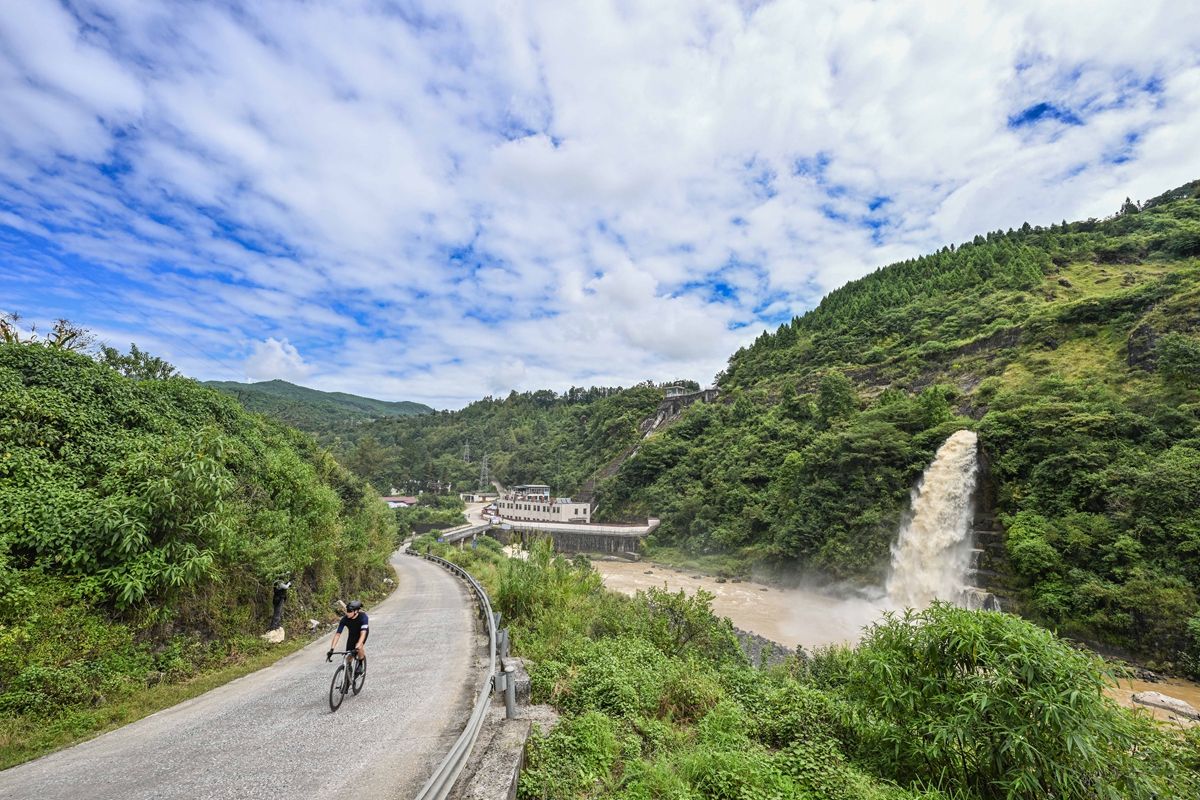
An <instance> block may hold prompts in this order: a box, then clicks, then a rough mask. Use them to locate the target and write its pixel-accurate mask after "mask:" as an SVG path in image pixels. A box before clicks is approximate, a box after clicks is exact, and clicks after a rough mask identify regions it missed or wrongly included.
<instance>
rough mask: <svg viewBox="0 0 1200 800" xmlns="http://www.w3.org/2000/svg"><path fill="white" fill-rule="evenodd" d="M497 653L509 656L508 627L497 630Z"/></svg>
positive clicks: (502, 656)
mask: <svg viewBox="0 0 1200 800" xmlns="http://www.w3.org/2000/svg"><path fill="white" fill-rule="evenodd" d="M496 651H497V652H496V655H498V656H500V658H502V659H504V658H508V628H504V629H503V630H499V631H497V632H496Z"/></svg>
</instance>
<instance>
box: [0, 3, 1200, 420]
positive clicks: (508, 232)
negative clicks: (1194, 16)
mask: <svg viewBox="0 0 1200 800" xmlns="http://www.w3.org/2000/svg"><path fill="white" fill-rule="evenodd" d="M389 8H390V7H389V6H387V5H386V4H378V3H375V2H369V1H368V0H362V2H353V1H352V0H351V1H349V2H340V3H335V2H332V1H331V0H329V1H325V2H315V3H303V4H299V3H294V2H290V1H289V0H265V2H263V3H259V4H256V5H254V6H253V7H245V8H240V9H239V10H238V11H236V12H235V11H233V10H231V8H230V7H229V6H228V4H225V3H218V2H208V3H206V2H198V3H187V4H179V3H168V2H162V1H161V0H104V1H103V2H102V1H101V0H80V2H75V3H72V5H71V10H72V13H71V14H68V13H67V12H66V11H64V10H63V8H62V7H59V6H55V5H53V4H46V3H37V2H33V0H17V2H14V3H7V4H5V5H4V6H3V8H0V107H3V108H4V109H5V111H6V113H5V114H3V115H0V221H3V224H6V225H9V226H10V228H8V229H7V231H8V232H7V233H6V229H4V228H0V249H2V250H3V252H4V253H5V254H6V256H7V261H6V264H7V268H8V272H9V275H8V276H5V275H0V281H3V283H2V284H0V285H3V287H4V290H5V292H6V294H8V295H10V296H11V301H12V302H11V303H10V304H16V303H19V304H21V307H22V308H24V309H25V310H27V312H28V313H31V314H38V315H42V316H48V317H53V316H57V315H59V314H61V313H68V314H69V315H70V316H72V317H74V318H77V319H79V320H80V321H83V322H87V323H90V324H92V325H94V326H95V327H97V328H102V329H104V330H106V331H107V330H110V329H114V328H116V329H119V328H121V327H122V326H126V327H127V328H128V330H129V334H128V335H129V336H130V338H137V339H138V340H139V344H147V345H148V346H151V347H153V346H154V341H149V342H144V341H142V338H144V337H143V333H142V331H141V329H135V328H133V327H129V326H128V325H127V320H126V319H124V318H122V316H121V315H119V314H115V313H114V312H113V311H112V309H114V308H115V309H121V310H122V314H125V315H126V316H133V317H136V318H137V319H139V320H142V321H144V328H147V329H151V330H153V331H154V335H155V336H156V337H161V338H162V339H164V340H169V341H171V342H175V343H177V344H178V341H182V340H186V341H187V342H188V343H189V344H188V346H187V347H178V348H177V349H176V352H177V355H176V357H177V358H178V359H179V362H180V366H182V367H183V368H184V369H185V370H188V371H190V372H191V373H192V374H196V375H199V376H202V377H209V376H211V377H222V378H227V377H229V375H228V374H226V373H227V372H228V369H224V370H222V369H220V365H219V364H218V362H217V361H214V360H213V359H218V360H219V361H222V362H237V361H238V360H242V365H241V369H242V370H243V371H245V372H246V373H248V374H253V375H255V376H263V377H287V376H289V375H290V376H292V377H306V378H308V379H309V380H308V383H309V384H310V385H320V386H324V387H329V388H334V389H339V390H343V391H353V392H360V393H365V394H373V395H376V396H388V397H397V398H400V397H411V398H413V399H418V400H422V401H425V402H431V403H433V404H435V405H443V404H448V405H452V406H457V405H461V404H462V403H464V402H467V401H469V400H470V399H472V398H474V397H478V396H480V395H482V394H484V393H486V392H488V391H493V392H504V391H507V390H508V389H510V388H517V389H531V388H539V387H552V388H557V389H563V388H566V387H567V386H569V385H571V384H580V383H585V384H592V383H594V384H600V383H613V384H616V383H620V384H624V385H629V384H631V383H634V382H637V381H639V380H644V379H647V378H655V379H660V380H661V379H668V378H674V377H681V376H687V375H690V376H691V377H693V378H695V379H697V380H700V381H702V382H703V381H707V380H708V378H709V376H711V375H712V374H713V373H715V372H716V371H717V370H718V369H720V368H721V367H722V366H723V365H724V362H725V359H726V358H727V357H728V355H729V353H731V352H732V351H733V350H735V349H736V348H737V347H738V346H739V345H741V344H745V343H746V342H748V341H749V340H750V339H752V338H753V337H754V336H756V335H757V334H758V333H759V331H761V330H762V328H764V327H770V328H773V327H774V326H775V325H777V324H778V322H779V321H780V320H781V319H786V318H788V317H790V316H791V315H792V314H797V313H801V312H803V311H804V310H805V309H807V308H809V307H811V306H812V305H813V304H814V303H815V302H816V301H817V300H819V297H820V295H821V294H822V293H824V292H826V291H828V290H829V289H832V288H834V287H836V286H838V285H840V284H841V283H844V282H845V281H846V280H850V279H853V278H855V277H858V276H860V275H862V274H864V273H865V272H867V271H869V270H871V269H874V268H875V267H877V266H879V265H881V264H883V263H887V262H888V261H891V260H895V259H899V258H905V257H908V256H911V255H915V254H918V253H921V252H925V251H928V250H930V249H932V248H934V247H939V246H941V245H942V244H945V243H948V242H954V241H962V240H964V239H969V238H970V237H971V236H973V235H974V234H975V233H978V232H981V231H985V230H994V229H996V228H1000V227H1003V228H1007V227H1011V226H1016V225H1020V224H1021V223H1022V222H1024V221H1026V220H1029V221H1030V222H1033V223H1039V222H1042V223H1044V222H1050V221H1056V220H1059V219H1062V218H1063V217H1067V218H1077V217H1081V216H1102V215H1104V214H1107V213H1111V212H1112V211H1113V210H1115V208H1116V207H1117V205H1118V204H1119V202H1120V200H1122V199H1123V198H1124V197H1125V195H1126V194H1130V195H1133V196H1134V197H1135V198H1141V199H1145V198H1146V197H1149V196H1152V195H1153V194H1156V193H1158V192H1160V191H1163V190H1165V189H1168V188H1171V187H1174V186H1177V185H1179V184H1181V183H1184V182H1185V181H1187V180H1190V179H1193V178H1196V177H1200V153H1198V152H1197V151H1196V149H1195V146H1194V142H1195V141H1197V139H1198V138H1200V29H1198V28H1197V27H1196V26H1195V25H1194V24H1191V23H1192V20H1190V19H1189V14H1190V13H1192V12H1189V11H1188V7H1187V5H1186V4H1182V3H1171V2H1165V0H1164V1H1162V2H1147V3H1142V4H1138V5H1131V4H1129V3H1127V2H1125V3H1118V2H1088V3H1078V2H1076V3H1054V4H1046V3H1034V2H1024V1H1020V2H1011V0H1010V1H1009V2H998V1H997V2H984V0H976V1H975V2H966V3H959V4H940V5H939V4H930V3H927V2H918V1H917V0H882V1H881V2H858V3H850V4H846V3H841V2H833V0H818V1H811V0H810V2H806V3H803V4H798V3H787V2H782V0H779V1H778V2H765V3H746V2H736V1H735V0H700V2H686V3H684V2H653V3H651V2H627V3H619V4H606V3H596V2H575V3H572V2H561V1H557V2H551V1H550V0H527V1H525V2H516V3H504V4H499V3H495V2H482V1H481V0H447V2H443V3H441V4H439V5H437V6H436V7H434V6H428V7H426V6H422V5H420V3H415V4H412V5H410V6H406V9H407V11H406V12H405V14H404V15H400V14H399V13H396V12H394V11H391V10H389ZM1039 104H1046V107H1047V108H1048V109H1050V110H1049V111H1047V112H1046V113H1045V115H1044V116H1043V117H1042V119H1041V120H1040V121H1037V122H1033V123H1031V124H1028V125H1018V126H1014V125H1012V124H1010V120H1014V119H1018V118H1020V115H1021V114H1023V113H1025V112H1026V111H1027V110H1028V109H1033V108H1037V107H1038V106H1039ZM1030 113H1032V112H1030ZM10 234H11V235H10ZM51 256H57V257H58V258H59V259H60V262H59V266H58V267H53V268H52V267H49V266H47V264H48V260H49V259H50V257H51ZM59 273H62V274H65V275H69V276H71V277H70V280H71V281H74V283H70V284H69V286H70V287H72V288H71V291H69V292H59V293H54V294H48V293H46V292H39V291H36V290H35V288H36V287H38V286H39V285H41V284H45V283H46V282H47V280H49V278H48V276H53V282H54V283H55V284H58V283H60V277H59ZM98 298H99V299H98ZM99 300H103V302H100V301H99ZM238 341H253V342H255V343H256V344H255V345H254V347H253V348H252V349H251V350H250V351H249V354H247V351H245V350H239V349H238V346H237V345H236V344H234V343H236V342H238ZM293 343H294V345H293ZM297 348H298V349H297ZM301 350H302V351H303V352H304V354H305V358H301V357H300V354H299V352H300V351H301ZM316 364H319V365H320V367H319V369H318V368H317V367H315V366H314V365H316ZM218 371H220V372H221V374H217V372H218Z"/></svg>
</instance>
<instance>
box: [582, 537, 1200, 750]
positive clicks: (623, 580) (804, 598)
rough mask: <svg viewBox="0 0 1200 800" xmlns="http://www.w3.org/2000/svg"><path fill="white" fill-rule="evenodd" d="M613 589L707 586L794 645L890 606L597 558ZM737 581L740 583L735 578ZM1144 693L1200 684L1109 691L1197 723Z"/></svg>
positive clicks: (833, 638) (725, 612)
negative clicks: (1142, 697) (1139, 697)
mask: <svg viewBox="0 0 1200 800" xmlns="http://www.w3.org/2000/svg"><path fill="white" fill-rule="evenodd" d="M593 565H594V566H595V568H596V570H597V571H598V572H599V573H600V574H601V575H602V576H603V577H604V584H605V586H607V587H608V588H609V589H612V590H614V591H618V592H622V593H624V594H627V595H631V596H632V595H634V594H636V593H637V592H638V591H639V590H641V591H645V590H646V589H649V588H651V587H658V588H664V587H665V588H667V589H668V590H670V591H673V592H676V591H679V590H680V589H683V590H685V591H686V592H688V593H689V594H694V593H695V590H697V589H704V590H705V591H707V592H710V593H711V594H712V595H713V602H712V609H713V613H714V614H716V615H717V616H719V617H728V618H729V619H730V621H731V622H733V624H734V625H735V626H736V627H738V628H741V629H742V630H746V631H750V632H752V633H755V634H758V635H759V636H762V637H765V638H767V639H770V640H771V641H773V642H777V643H779V644H781V645H784V646H786V647H790V648H799V647H803V648H804V649H806V650H809V651H810V652H811V650H812V649H813V648H815V647H821V646H823V645H829V644H855V643H856V642H857V641H858V639H859V638H860V636H861V633H862V629H863V628H864V627H865V626H867V625H869V624H870V623H871V622H873V621H875V620H876V619H878V618H879V617H880V616H881V615H882V614H883V612H884V611H887V610H889V608H890V606H889V604H888V602H887V599H886V598H882V597H881V598H880V599H879V600H878V601H877V602H871V601H868V600H861V599H848V600H842V599H838V598H835V597H830V596H828V595H825V594H821V593H820V592H816V591H812V590H805V589H783V588H779V587H776V586H768V585H766V584H762V583H756V582H754V581H749V580H742V579H737V578H725V579H722V578H720V577H718V576H714V575H711V574H705V573H702V572H699V571H691V570H687V569H684V568H682V567H677V566H669V565H664V564H658V563H655V562H650V561H640V562H629V561H603V560H599V559H597V560H596V561H594V562H593ZM735 581H736V582H735ZM1138 692H1161V693H1162V694H1165V695H1169V696H1170V697H1176V698H1178V699H1180V700H1183V701H1184V702H1186V703H1188V704H1190V705H1191V706H1192V707H1193V708H1197V709H1200V684H1197V683H1193V682H1191V681H1185V680H1182V679H1179V678H1168V679H1165V680H1164V681H1163V682H1161V683H1151V682H1149V681H1142V680H1133V681H1125V680H1122V681H1121V683H1120V685H1119V686H1116V687H1113V688H1111V689H1109V690H1108V691H1107V692H1106V694H1107V695H1108V696H1109V697H1111V698H1113V699H1114V700H1116V701H1117V702H1118V703H1120V704H1121V705H1122V706H1125V707H1126V708H1133V709H1143V710H1145V711H1147V712H1148V713H1149V714H1150V715H1151V716H1153V717H1154V718H1155V719H1159V720H1162V721H1164V722H1171V723H1176V724H1179V725H1180V726H1182V727H1192V726H1195V725H1197V724H1200V723H1197V722H1195V721H1192V720H1186V719H1182V718H1176V717H1175V715H1173V714H1170V713H1169V712H1167V711H1165V710H1163V709H1159V708H1150V707H1147V706H1143V705H1139V704H1137V703H1134V702H1133V699H1132V698H1133V695H1134V694H1136V693H1138Z"/></svg>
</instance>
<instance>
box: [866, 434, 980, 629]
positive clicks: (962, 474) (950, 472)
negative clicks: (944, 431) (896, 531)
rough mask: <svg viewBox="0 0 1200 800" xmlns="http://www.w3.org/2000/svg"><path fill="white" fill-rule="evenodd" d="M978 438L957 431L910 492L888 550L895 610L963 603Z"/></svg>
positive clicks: (969, 550)
mask: <svg viewBox="0 0 1200 800" xmlns="http://www.w3.org/2000/svg"><path fill="white" fill-rule="evenodd" d="M978 441H979V437H977V436H976V435H975V433H974V432H973V431H958V432H957V433H955V434H954V435H953V436H951V437H950V438H949V439H947V440H946V442H945V444H943V445H942V446H941V447H940V448H939V449H938V451H937V455H936V456H934V459H933V463H932V464H930V465H929V466H928V467H927V468H926V469H925V474H924V475H922V476H921V480H920V481H919V482H918V483H917V486H916V488H914V489H913V490H912V511H911V512H910V513H909V514H907V515H906V516H905V518H904V522H903V523H902V524H901V526H900V536H899V537H898V538H897V540H896V544H895V545H893V546H892V570H891V574H890V575H889V576H888V582H887V592H888V597H889V598H890V600H891V601H892V602H893V603H894V604H895V605H897V606H900V607H908V608H925V607H926V606H928V605H929V604H930V603H932V602H933V601H934V600H949V601H951V602H956V603H963V602H964V591H963V589H964V586H965V584H966V578H967V570H968V569H969V568H970V561H971V537H970V533H971V517H972V511H973V508H972V505H971V496H972V495H973V494H974V493H975V482H976V477H977V473H978V471H979V466H978V460H977V459H976V457H975V451H976V447H977V445H978Z"/></svg>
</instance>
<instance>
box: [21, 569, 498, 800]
mask: <svg viewBox="0 0 1200 800" xmlns="http://www.w3.org/2000/svg"><path fill="white" fill-rule="evenodd" d="M392 564H393V565H394V566H395V567H396V572H397V576H398V584H397V588H396V590H395V591H394V592H392V594H391V596H390V597H388V598H387V599H385V600H384V601H382V602H381V603H379V604H378V605H376V606H375V607H373V608H369V609H367V610H368V612H369V614H370V616H371V638H370V640H369V641H368V643H367V653H368V658H369V662H370V671H369V673H368V675H367V684H366V686H365V687H364V689H363V692H362V694H360V695H359V696H358V697H354V696H352V695H351V696H348V697H347V698H346V700H345V702H344V703H343V704H342V707H341V709H339V710H338V712H337V713H336V714H333V713H330V711H329V701H328V696H329V682H330V680H331V679H332V677H333V672H334V669H335V668H336V667H335V665H332V664H326V663H325V651H326V650H327V649H328V647H329V639H330V637H328V636H326V637H323V638H322V639H321V640H320V641H318V642H316V643H314V644H311V645H309V646H308V647H305V648H304V649H303V650H300V651H298V652H296V653H294V654H292V655H290V656H288V657H286V658H283V659H281V660H280V661H278V662H276V663H275V664H274V665H272V666H270V667H267V668H265V669H262V670H259V671H258V672H255V673H252V674H250V675H247V676H245V677H243V678H239V679H238V680H235V681H232V682H230V683H228V684H225V685H224V686H221V687H219V688H217V689H214V690H212V691H211V692H207V693H206V694H203V695H201V696H200V697H197V698H194V699H192V700H188V701H186V702H184V703H180V704H179V705H177V706H174V707H172V708H169V709H165V710H163V711H160V712H158V713H157V714H153V715H151V716H149V717H146V718H144V719H141V720H138V721H137V722H133V723H131V724H129V725H126V726H125V727H123V728H118V729H117V730H115V731H112V732H110V733H106V734H104V735H103V736H100V737H97V738H95V739H92V740H91V741H87V742H84V743H82V744H79V745H76V746H74V747H71V748H68V749H66V750H60V751H59V752H57V753H52V754H50V755H48V756H45V757H43V758H39V759H37V760H35V761H31V762H28V763H26V764H22V765H20V766H16V767H13V768H11V769H8V770H5V771H4V772H0V798H4V800H8V799H9V798H13V799H14V800H15V799H16V798H39V799H42V798H50V797H52V798H63V799H64V800H74V799H75V798H78V800H84V799H85V798H86V799H87V800H101V799H103V798H113V799H114V800H115V799H116V798H121V799H122V800H149V798H156V799H158V798H188V799H189V800H193V799H195V800H201V799H202V798H271V800H286V799H287V798H304V799H305V800H314V798H323V797H332V796H334V792H335V791H336V790H339V789H342V790H349V791H351V792H352V794H351V796H353V797H355V798H356V800H359V799H362V798H389V799H390V798H405V799H406V798H410V797H412V796H413V795H415V794H416V793H417V790H418V789H420V787H421V785H422V784H423V783H424V782H425V780H426V779H427V778H428V777H429V775H430V774H431V773H432V772H433V769H434V767H436V766H437V764H438V762H439V761H441V759H442V757H443V756H444V755H445V754H446V752H447V751H448V750H449V749H450V747H451V745H453V744H454V740H455V739H456V738H457V737H458V735H459V733H461V732H462V729H463V726H464V725H465V724H466V721H467V717H469V716H470V713H471V707H472V705H473V703H474V699H475V692H476V691H477V689H478V684H479V683H480V681H481V680H482V677H483V672H486V667H481V666H480V661H481V659H480V655H481V654H483V655H486V654H485V653H484V651H486V649H487V647H486V645H484V646H482V647H481V646H479V644H478V641H477V638H476V634H475V622H474V605H473V599H472V597H471V595H470V594H469V593H468V590H467V588H466V585H465V584H464V583H463V582H462V581H460V580H459V579H458V578H456V577H454V576H453V575H451V574H450V573H449V572H447V571H446V570H444V569H442V568H441V567H438V566H437V565H435V564H433V563H431V562H428V561H425V560H423V559H419V558H413V557H411V556H399V555H398V556H395V557H394V558H393V560H392ZM483 663H484V664H486V661H485V662H483Z"/></svg>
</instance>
